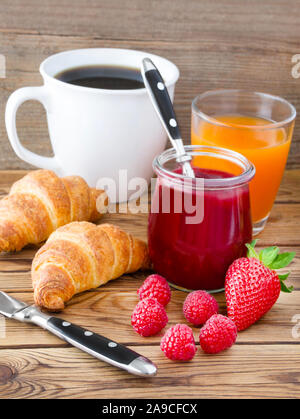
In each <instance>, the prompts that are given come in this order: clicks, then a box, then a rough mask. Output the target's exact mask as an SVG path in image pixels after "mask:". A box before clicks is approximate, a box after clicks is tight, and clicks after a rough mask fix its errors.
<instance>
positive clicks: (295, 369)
mask: <svg viewBox="0 0 300 419" xmlns="http://www.w3.org/2000/svg"><path fill="white" fill-rule="evenodd" d="M23 174H24V172H20V171H2V172H0V194H1V195H5V194H6V193H7V192H8V190H9V187H10V185H11V184H12V182H13V181H15V180H16V179H18V178H20V177H21V176H22V175H23ZM103 221H107V222H113V223H116V224H118V225H119V226H121V227H123V228H124V229H126V230H128V231H130V232H131V233H133V234H135V235H136V236H138V237H140V238H146V225H147V216H146V215H145V214H140V215H125V214H114V215H106V216H105V218H104V220H103ZM259 239H260V241H259V245H260V246H261V247H263V246H266V245H272V244H274V245H278V246H280V247H281V248H282V249H284V250H289V251H291V250H295V251H296V258H295V261H294V262H293V263H292V265H291V275H290V279H289V280H288V284H289V285H290V284H293V285H294V288H295V290H294V292H293V293H292V294H282V295H281V296H280V297H279V300H278V302H277V303H276V305H275V306H274V307H273V308H272V310H271V311H270V312H269V313H267V314H266V315H265V316H264V317H263V318H262V319H261V320H260V321H259V322H258V323H257V324H255V325H253V326H252V327H250V328H249V329H248V330H245V331H244V332H241V333H239V335H238V339H237V343H236V344H235V345H234V346H233V347H232V348H231V349H229V350H228V351H225V352H223V353H220V354H218V355H205V354H204V353H203V352H202V351H201V349H200V348H199V345H198V335H199V329H197V328H194V334H195V337H196V341H197V346H198V348H199V350H198V351H197V354H196V356H195V357H194V359H193V360H192V361H191V362H189V363H175V362H172V361H170V360H168V359H167V358H166V357H165V356H164V354H163V353H162V352H161V350H160V348H159V342H160V338H161V336H162V333H160V334H159V335H157V336H154V337H150V338H142V337H140V336H139V335H138V334H136V333H135V332H134V331H133V329H132V327H131V325H130V315H131V312H132V310H133V308H134V307H135V305H136V303H137V301H138V300H137V295H136V290H137V288H138V287H139V285H140V284H141V282H142V280H143V279H144V277H145V275H144V274H141V273H136V274H134V275H126V276H124V277H122V278H120V279H117V280H115V281H111V282H110V283H108V284H107V285H105V286H103V287H100V288H99V289H97V290H95V291H88V292H86V293H83V294H81V295H79V296H77V297H75V298H74V299H73V300H72V301H71V302H70V304H69V305H68V307H67V308H66V309H65V311H64V312H63V313H62V316H63V317H64V318H65V319H66V320H69V321H72V322H75V323H76V322H77V323H79V324H80V325H82V326H83V327H87V328H90V329H92V330H94V331H95V332H98V333H101V334H103V335H105V336H107V337H109V338H111V339H114V340H116V341H119V342H121V343H124V344H126V345H128V346H129V347H131V348H133V349H134V350H136V351H138V352H140V353H141V354H142V355H145V356H147V357H149V358H150V359H152V360H153V361H154V362H155V363H156V364H157V366H158V374H157V376H156V377H153V378H148V379H145V378H139V377H135V376H132V375H129V374H127V373H126V372H123V371H121V370H119V369H116V368H114V367H111V366H109V365H107V364H105V363H103V362H101V361H98V360H96V359H95V358H93V357H91V356H89V355H87V354H85V353H83V352H81V351H80V350H77V349H75V348H73V347H71V346H69V345H68V344H66V343H64V342H63V341H61V340H60V339H58V338H56V337H55V336H53V335H51V334H49V333H48V332H47V331H44V330H42V329H40V328H38V327H37V326H34V325H29V324H22V323H19V322H16V321H13V320H4V318H2V317H1V318H0V348H1V349H0V398H48V397H50V398H67V397H68V398H91V397H94V398H111V397H117V398H121V397H122V398H123V397H124V398H131V397H138V398H169V399H171V398H181V397H183V398H201V397H246V398H247V397H249V398H250V397H300V327H297V322H298V324H300V279H299V273H300V250H299V249H300V170H288V171H286V173H285V175H284V179H283V182H282V185H281V188H280V191H279V193H278V196H277V201H276V204H275V206H274V208H273V210H272V214H271V217H270V220H269V223H268V225H267V227H266V229H265V231H264V232H263V233H261V234H260V236H259ZM35 251H36V249H35V248H33V247H32V248H26V249H24V250H23V251H21V252H19V253H16V254H1V255H0V289H1V290H4V291H6V292H8V293H9V294H10V295H12V296H15V297H17V298H20V299H22V300H24V301H26V302H28V303H32V301H33V299H32V289H31V282H30V266H31V260H32V257H33V255H34V253H35ZM185 296H186V294H184V293H183V292H180V291H175V290H172V300H171V302H170V303H169V305H168V307H167V313H168V316H169V324H168V326H171V325H174V324H176V323H181V322H184V318H183V315H182V303H183V300H184V298H185ZM216 298H217V300H218V302H219V304H220V309H221V312H222V313H224V314H225V312H226V311H225V300H224V293H220V294H218V295H217V296H216ZM293 328H294V333H292V331H293Z"/></svg>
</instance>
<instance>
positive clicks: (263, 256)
mask: <svg viewBox="0 0 300 419" xmlns="http://www.w3.org/2000/svg"><path fill="white" fill-rule="evenodd" d="M278 253H279V248H278V247H277V246H271V247H267V248H266V249H263V250H261V251H260V253H259V259H260V261H261V262H262V263H263V264H264V265H265V266H269V265H270V264H271V263H272V262H273V261H274V260H275V259H276V257H277V255H278Z"/></svg>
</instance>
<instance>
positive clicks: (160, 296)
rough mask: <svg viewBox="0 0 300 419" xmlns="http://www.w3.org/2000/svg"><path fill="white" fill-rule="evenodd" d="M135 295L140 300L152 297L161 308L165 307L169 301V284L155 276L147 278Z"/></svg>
mask: <svg viewBox="0 0 300 419" xmlns="http://www.w3.org/2000/svg"><path fill="white" fill-rule="evenodd" d="M137 293H138V296H139V298H140V300H143V299H144V298H147V297H153V298H156V299H157V301H158V302H159V303H160V304H162V305H163V306H166V305H167V304H168V302H169V301H170V299H171V290H170V287H169V284H168V283H167V281H166V280H165V278H164V277H162V276H160V275H157V274H153V275H150V276H148V278H146V279H145V281H144V283H143V285H142V286H141V287H140V288H139V289H138V290H137Z"/></svg>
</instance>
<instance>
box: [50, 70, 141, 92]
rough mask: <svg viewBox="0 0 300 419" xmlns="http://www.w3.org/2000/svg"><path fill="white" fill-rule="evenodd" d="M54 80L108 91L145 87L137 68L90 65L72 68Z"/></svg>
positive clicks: (59, 74)
mask: <svg viewBox="0 0 300 419" xmlns="http://www.w3.org/2000/svg"><path fill="white" fill-rule="evenodd" d="M55 78H56V79H58V80H61V81H63V82H65V83H70V84H75V85H77V86H84V87H93V88H96V89H109V90H132V89H142V88H144V87H145V85H144V82H143V78H142V75H141V73H140V71H139V70H138V69H137V68H131V67H121V66H107V65H91V66H82V67H74V68H70V69H67V70H64V71H62V72H61V73H58V74H56V76H55Z"/></svg>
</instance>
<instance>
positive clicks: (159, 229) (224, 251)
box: [148, 168, 252, 290]
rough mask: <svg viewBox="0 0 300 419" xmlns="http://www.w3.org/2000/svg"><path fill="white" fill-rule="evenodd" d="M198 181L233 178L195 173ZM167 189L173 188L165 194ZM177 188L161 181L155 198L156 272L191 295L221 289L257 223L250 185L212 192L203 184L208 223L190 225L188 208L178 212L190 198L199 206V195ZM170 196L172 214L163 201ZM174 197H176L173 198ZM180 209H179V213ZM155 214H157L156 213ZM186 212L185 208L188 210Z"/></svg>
mask: <svg viewBox="0 0 300 419" xmlns="http://www.w3.org/2000/svg"><path fill="white" fill-rule="evenodd" d="M194 170H195V174H196V177H198V178H204V179H220V178H222V179H223V178H229V177H232V176H233V175H231V174H229V173H225V172H222V171H218V170H211V169H200V168H194ZM164 188H167V189H169V190H168V191H166V190H165V191H164ZM175 189H176V186H172V183H167V184H165V183H164V182H163V181H162V180H161V179H160V177H158V181H157V184H156V189H155V192H154V195H153V198H152V209H151V213H150V215H149V224H148V243H149V251H150V257H151V260H152V262H153V265H154V269H155V271H156V272H158V273H159V274H161V275H163V276H164V277H165V278H166V279H167V280H168V281H169V282H171V283H173V284H174V285H177V286H179V287H181V288H185V289H188V290H196V289H205V290H220V289H222V288H224V279H225V274H226V271H227V269H228V267H229V265H230V264H231V263H232V262H233V261H234V260H235V259H237V258H239V257H241V256H245V254H246V247H245V243H248V242H250V241H251V238H252V224H251V214H250V200H249V188H248V183H245V184H243V185H239V186H236V187H231V188H229V187H228V188H222V189H213V188H207V187H206V185H205V180H204V194H203V199H204V202H203V209H204V216H203V220H202V221H201V222H200V223H198V224H187V223H186V216H188V217H190V216H191V215H193V214H192V213H187V212H186V211H185V210H184V209H183V211H182V212H181V213H178V211H176V209H175V208H177V207H176V202H177V200H178V199H179V200H183V199H184V198H185V197H184V195H185V194H192V197H191V196H190V197H189V198H190V199H192V200H193V202H196V201H195V195H196V193H198V192H197V190H196V189H195V188H193V187H190V188H189V189H188V190H187V191H185V192H182V191H181V192H180V193H178V191H176V193H175ZM166 192H169V193H170V211H169V213H164V212H163V211H162V208H163V207H162V196H166V195H164V193H166ZM174 193H175V195H176V196H175V197H174ZM174 206H175V208H174ZM155 207H156V208H158V211H157V209H156V211H155V212H153V208H155ZM183 207H184V206H183Z"/></svg>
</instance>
